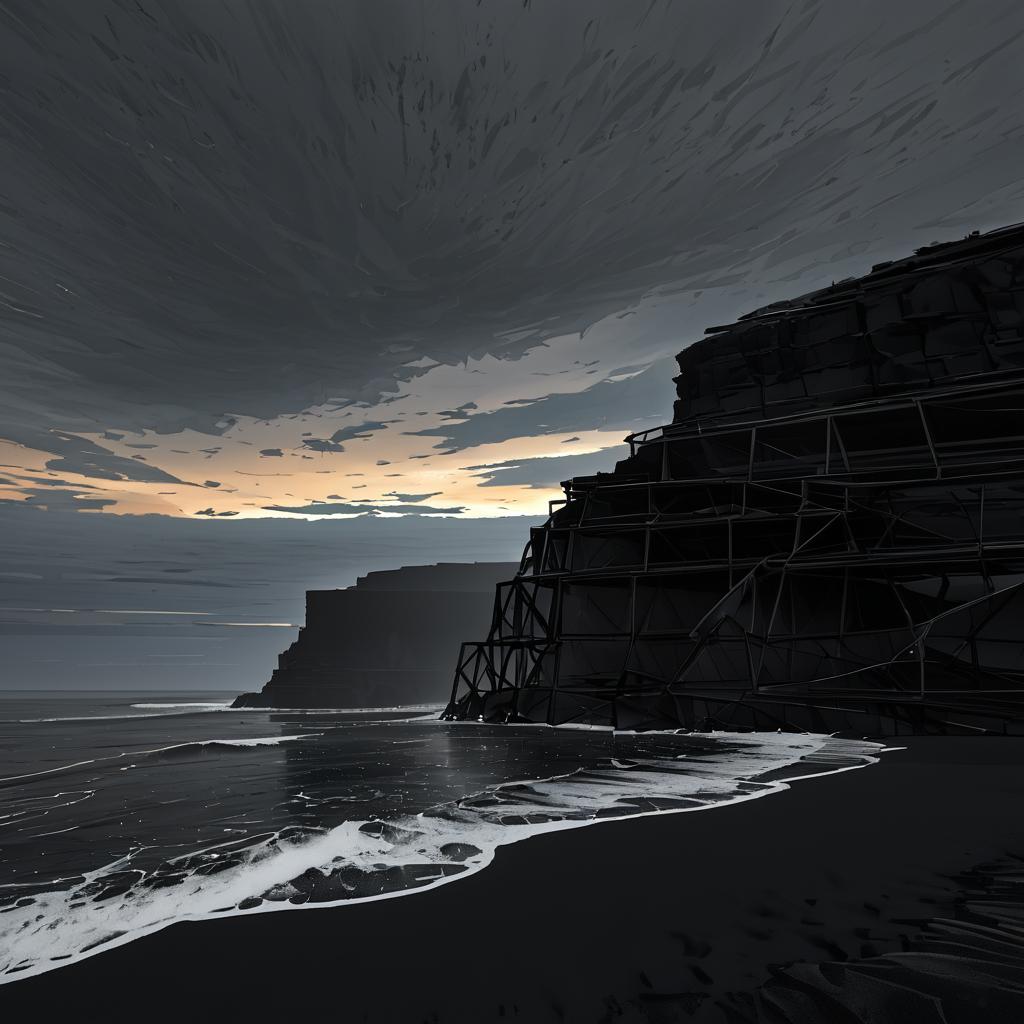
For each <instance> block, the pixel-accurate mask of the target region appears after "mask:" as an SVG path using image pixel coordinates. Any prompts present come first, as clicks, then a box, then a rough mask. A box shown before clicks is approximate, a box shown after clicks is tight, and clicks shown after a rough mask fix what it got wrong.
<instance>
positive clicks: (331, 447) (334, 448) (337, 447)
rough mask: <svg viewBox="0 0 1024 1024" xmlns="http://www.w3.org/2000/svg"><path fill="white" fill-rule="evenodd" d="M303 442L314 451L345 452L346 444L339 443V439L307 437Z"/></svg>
mask: <svg viewBox="0 0 1024 1024" xmlns="http://www.w3.org/2000/svg"><path fill="white" fill-rule="evenodd" d="M302 443H303V445H304V446H305V447H306V448H309V449H311V450H312V451H314V452H343V451H344V450H345V446H344V445H341V444H338V442H337V441H332V440H328V439H326V438H321V437H307V438H306V439H305V440H304V441H303V442H302Z"/></svg>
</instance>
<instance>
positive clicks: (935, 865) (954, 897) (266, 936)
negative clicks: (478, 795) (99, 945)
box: [0, 737, 1024, 1024]
mask: <svg viewBox="0 0 1024 1024" xmlns="http://www.w3.org/2000/svg"><path fill="white" fill-rule="evenodd" d="M901 743H905V746H906V747H907V749H905V750H899V751H893V752H891V753H888V754H886V755H884V759H883V761H882V763H881V764H880V765H877V766H873V767H869V768H866V769H863V770H856V771H850V772H846V773H842V774H838V775H833V776H830V777H826V778H819V779H813V780H809V781H803V782H797V783H795V784H794V785H793V786H792V788H791V789H790V790H789V791H788V792H785V793H782V794H780V795H776V796H769V797H766V798H763V799H759V800H753V801H749V802H746V803H741V804H734V805H731V806H726V807H723V808H720V809H715V810H712V811H707V812H700V813H690V814H673V815H663V816H658V817H647V818H642V819H635V820H629V821H620V822H609V823H604V824H600V825H596V826H593V827H589V828H584V829H579V830H576V831H571V832H568V833H562V834H552V835H546V836H540V837H538V838H535V839H532V840H530V841H528V842H525V843H521V844H519V845H515V846H511V847H505V848H502V849H500V850H499V851H498V855H497V857H496V860H495V862H494V863H493V864H492V865H491V866H490V867H489V868H487V869H486V870H484V871H482V872H480V873H478V874H476V875H474V876H472V877H469V878H466V879H465V880H463V881H458V882H455V883H452V884H449V885H445V886H442V887H440V888H438V889H435V890H432V891H429V892H424V893H422V894H418V895H411V896H406V897H402V898H399V899H389V900H384V901H379V902H374V903H368V904H362V905H357V906H352V907H344V908H340V909H320V910H302V911H290V912H280V913H268V914H261V915H254V916H249V917H244V918H238V917H236V918H227V919H224V920H221V921H214V922H211V923H202V924H178V925H174V926H172V927H170V928H168V929H166V930H165V931H163V932H160V933H158V934H156V935H153V936H150V937H148V938H145V939H142V940H139V941H137V942H133V943H130V944H129V945H127V946H124V947H121V948H118V949H115V950H111V951H110V952H108V953H103V954H100V955H97V956H95V957H93V958H91V959H88V960H86V961H84V962H81V963H78V964H75V965H71V966H69V967H67V968H64V969H61V970H58V971H55V972H51V973H48V974H45V975H41V976H38V977H34V978H28V979H25V980H24V981H20V982H15V983H13V984H9V985H6V986H3V987H2V988H0V1009H2V1010H3V1011H4V1013H5V1015H7V1016H8V1019H18V1016H17V1015H21V1014H26V1015H27V1014H29V1013H31V1015H32V1018H33V1019H37V1020H46V1019H51V1020H52V1019H60V1017H61V1016H63V1015H65V1014H67V1013H72V1012H75V1013H84V1012H86V1011H88V1016H89V1017H90V1018H91V1019H103V1020H138V1019H139V1018H140V1014H142V1015H145V1016H152V1015H153V1014H156V1015H157V1017H158V1018H163V1017H175V1018H178V1019H183V1020H184V1019H188V1018H190V1017H191V1018H193V1019H199V1020H207V1019H214V1018H217V1019H241V1018H243V1017H244V1018H246V1019H250V1020H262V1019H268V1020H269V1019H277V1018H282V1019H295V1018H296V1017H297V1016H298V1015H300V1014H306V1013H309V1012H315V1013H316V1014H317V1015H330V1018H331V1019H338V1020H344V1021H368V1022H375V1021H387V1022H390V1021H437V1022H449V1021H460V1022H461V1021H465V1022H474V1024H482V1022H487V1021H499V1020H507V1019H519V1020H524V1021H531V1022H532V1021H538V1022H540V1021H579V1022H594V1021H620V1020H621V1021H648V1020H649V1021H675V1020H683V1021H689V1020H698V1021H727V1022H733V1021H742V1020H762V1019H763V1020H785V1019H791V1020H806V1021H815V1020H821V1021H832V1020H839V1021H856V1020H862V1019H863V1020H885V1019H889V1017H878V1016H877V1013H878V1009H877V1007H878V1006H879V1005H881V1006H883V1007H886V1008H888V1009H887V1010H886V1012H887V1013H888V1012H891V1014H892V1016H891V1019H892V1020H894V1021H899V1022H901V1024H902V1022H904V1021H916V1020H922V1021H924V1020H935V1021H942V1020H945V1021H946V1022H947V1024H957V1022H959V1021H963V1022H967V1021H977V1022H987V1021H995V1022H1002V1021H1004V1020H1005V1021H1015V1020H1021V1019H1024V984H1022V974H1024V972H1022V966H1021V965H1022V960H1021V957H1020V955H1019V954H1020V949H1021V945H1020V941H1021V939H1020V936H1021V934H1022V932H1021V931H1020V929H1018V931H1017V933H1016V936H1015V940H1016V943H1017V945H1016V946H1015V947H1014V941H1013V940H1014V932H1013V927H1012V925H1013V917H1014V915H1018V919H1017V924H1018V925H1019V924H1020V923H1021V920H1024V915H1022V912H1021V904H1020V903H1017V904H1016V905H1014V903H1013V899H1012V892H1013V888H1014V885H1015V884H1017V881H1016V880H1017V876H1019V875H1024V861H1020V860H1016V859H1015V858H1016V857H1020V856H1024V816H1022V815H1021V813H1020V811H1021V808H1022V806H1024V739H1014V738H999V737H977V738H975V737H965V738H956V737H954V738H938V737H935V738H933V737H914V738H911V739H909V740H906V741H901ZM986 865H987V866H988V867H989V868H990V869H991V870H992V871H995V872H996V873H997V874H998V873H1000V872H1002V875H1001V876H1000V877H1002V878H1003V882H1004V883H1005V884H1003V889H1007V886H1008V887H1009V888H1008V890H1007V891H1009V892H1010V893H1011V897H1009V898H1008V897H1005V896H1000V897H999V898H998V899H995V900H994V901H990V903H991V905H993V906H997V907H1001V908H1003V909H1002V910H1000V911H999V913H1002V914H1003V915H1004V919H1005V918H1006V917H1007V915H1009V917H1008V919H1009V920H1010V922H1011V923H1010V925H1009V926H1007V927H1008V929H1009V930H1008V931H1006V930H1005V929H1004V931H1003V932H1000V931H999V929H998V928H992V927H991V921H987V923H986V925H985V926H984V927H982V926H979V925H978V924H977V923H976V921H977V913H978V903H977V900H970V901H967V902H965V896H966V894H969V893H971V892H972V891H974V890H976V889H978V887H979V886H982V885H985V884H987V883H986V882H985V880H984V879H983V878H982V876H979V875H977V874H972V872H974V871H975V870H976V869H978V868H979V867H983V866H986ZM1007 872H1009V873H1008V874H1007ZM972 914H973V915H974V919H975V923H974V924H972V923H971V922H970V921H967V922H966V923H965V925H964V927H967V928H968V930H970V929H973V931H972V932H971V934H975V933H976V934H977V935H980V936H982V937H983V938H984V941H986V942H989V943H990V944H991V945H992V948H993V949H994V950H996V952H995V953H993V954H992V959H993V962H998V966H997V968H995V970H996V973H997V974H999V975H1000V978H1001V980H1000V981H999V985H1000V986H1001V990H1000V991H998V992H996V991H995V990H994V985H995V982H994V981H993V975H992V973H991V972H992V970H993V968H992V966H991V964H989V965H988V966H979V964H978V961H977V957H974V956H971V957H967V958H966V959H965V957H964V955H962V953H963V949H962V944H961V946H957V945H956V942H953V943H952V945H950V944H949V943H947V946H946V947H944V948H945V952H943V953H942V957H945V959H944V960H943V959H941V958H940V959H939V960H936V959H935V955H934V954H933V953H928V954H926V955H924V956H923V958H922V956H921V955H919V954H917V953H915V954H914V956H911V957H909V958H908V957H907V956H906V955H905V951H907V950H910V951H915V950H920V949H921V948H922V947H921V941H920V939H919V938H917V936H919V935H920V933H921V929H922V926H923V925H925V923H926V922H928V921H929V920H933V919H938V918H946V919H948V918H953V917H961V918H964V917H965V915H967V917H971V915H972ZM1004 923H1005V922H1004ZM940 927H942V926H940ZM1008 936H1009V938H1008ZM961 938H962V937H961ZM957 941H959V940H957ZM950 950H952V952H950ZM915 957H916V959H915ZM823 963H825V964H830V965H842V964H844V963H845V964H846V968H844V967H843V966H826V967H825V968H823V972H822V971H819V972H818V973H817V974H815V973H814V972H815V968H813V967H812V966H807V965H820V964H823ZM935 963H938V967H937V968H935V969H934V971H932V974H931V975H930V977H931V978H932V981H930V982H928V983H926V984H925V985H924V987H925V988H926V989H927V988H928V986H929V985H931V986H932V987H933V988H934V987H935V985H939V986H940V987H942V986H945V989H946V990H947V992H946V994H945V996H944V1004H943V1007H942V1010H941V1011H940V1010H939V1003H938V1002H937V1000H936V999H935V998H933V995H932V994H929V993H926V994H924V995H921V994H919V993H918V992H916V991H914V987H915V985H916V982H913V983H911V984H908V983H907V981H906V972H907V970H908V969H910V970H912V971H917V970H918V969H919V967H920V966H921V964H932V965H933V966H934V964H935ZM788 964H797V965H798V966H797V967H795V968H793V969H792V970H790V971H788V972H784V973H782V974H780V973H779V967H780V966H782V965H788ZM908 964H909V965H910V966H909V968H908ZM965 964H966V967H965ZM929 970H931V968H929ZM808 972H810V973H811V974H812V975H814V976H815V977H816V978H817V979H818V984H817V985H813V984H811V985H809V984H808V983H807V981H806V978H807V977H808V976H809V975H808ZM894 972H901V973H899V975H898V976H897V974H894ZM773 977H774V978H775V980H774V981H770V979H772V978H773ZM914 977H915V978H918V980H919V977H920V976H919V975H914ZM968 977H970V979H973V980H964V979H965V978H968ZM822 978H824V979H826V982H822V981H821V979H822ZM865 978H867V979H869V982H870V984H868V983H867V982H865V980H864V979H865ZM878 978H890V979H895V980H896V984H895V985H889V984H882V983H881V982H879V981H878ZM801 979H803V980H801ZM851 979H853V981H851ZM854 981H855V982H856V984H854V983H853V982H854ZM769 982H770V983H769ZM766 983H769V984H768V986H767V988H766V987H765V984H766ZM822 984H825V987H828V986H834V987H835V991H836V992H839V993H840V997H839V1000H838V1002H834V1003H831V1004H830V1003H829V1002H828V1001H827V1000H826V999H825V997H823V996H822V994H821V991H820V989H821V985H822ZM865 985H867V988H865ZM865 993H866V994H865ZM851 999H853V1000H854V1002H856V1001H857V1000H860V1002H861V1004H864V1005H867V1004H865V1003H864V1001H865V1000H867V1001H868V1003H871V1005H872V1006H873V1007H874V1009H870V1007H869V1010H870V1013H874V1014H876V1015H875V1016H870V1015H868V1016H860V1015H859V1014H855V1013H851V1012H849V1011H848V1010H843V1011H840V1010H839V1009H838V1007H839V1004H840V1003H842V1002H844V1001H845V1002H847V1003H849V1002H850V1000H851ZM872 1000H873V1002H872ZM780 1006H782V1007H783V1008H784V1010H785V1012H782V1011H780V1009H779V1007H780ZM773 1007H774V1008H773ZM865 1012H868V1011H865ZM940 1012H941V1013H945V1016H944V1017H943V1016H941V1015H939V1014H940ZM840 1014H841V1015H840ZM11 1015H15V1016H11Z"/></svg>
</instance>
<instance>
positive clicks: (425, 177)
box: [0, 0, 1024, 482]
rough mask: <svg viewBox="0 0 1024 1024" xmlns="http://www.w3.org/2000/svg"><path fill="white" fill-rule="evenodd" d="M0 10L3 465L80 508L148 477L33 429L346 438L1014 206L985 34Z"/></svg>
mask: <svg viewBox="0 0 1024 1024" xmlns="http://www.w3.org/2000/svg"><path fill="white" fill-rule="evenodd" d="M4 9H5V11H6V12H7V21H6V22H5V25H6V27H5V31H4V33H3V40H2V44H0V45H2V56H3V65H4V69H5V72H4V73H5V75H6V82H7V85H6V87H5V92H4V104H3V110H2V111H0V121H2V126H3V133H4V139H5V145H6V147H7V158H6V159H5V161H4V168H3V181H2V191H3V193H4V196H5V202H4V206H3V207H2V209H0V231H2V234H3V238H4V241H5V245H4V247H3V249H2V250H0V275H2V276H3V278H4V282H5V283H4V304H3V306H2V314H0V352H2V353H3V354H2V355H0V381H2V382H3V383H0V409H2V410H3V411H2V412H0V436H6V437H9V438H12V439H14V440H18V441H20V442H22V443H25V444H28V445H31V446H33V447H39V448H41V449H42V450H44V451H47V452H51V453H53V455H54V456H55V460H56V464H57V465H58V466H59V467H61V468H62V469H65V468H66V469H67V471H69V472H70V471H75V472H83V473H86V474H87V475H90V476H95V477H99V478H104V479H133V480H147V479H149V480H152V479H155V478H156V477H154V476H153V475H152V474H154V473H159V471H158V470H151V471H150V475H146V474H147V471H146V468H145V464H144V463H136V465H135V467H134V469H132V470H129V469H128V468H126V465H125V464H126V463H127V462H128V460H124V459H120V460H118V459H116V457H114V456H112V455H110V454H109V453H104V452H102V451H92V452H84V451H82V450H81V449H79V450H75V451H72V452H70V453H68V452H67V451H66V449H67V447H68V445H67V444H66V443H65V441H64V440H62V439H61V438H60V437H59V436H58V435H55V434H53V433H52V432H51V431H52V429H54V428H56V429H58V430H61V431H64V432H65V434H64V437H65V438H66V437H67V436H68V435H69V434H74V433H76V432H94V431H95V432H101V431H104V430H106V431H107V432H108V436H111V437H114V434H113V432H114V431H118V430H120V431H128V430H139V429H143V428H150V429H153V430H156V431H159V432H169V431H175V430H179V429H181V428H184V427H193V428H196V429H199V430H202V431H206V432H209V433H217V432H218V431H221V430H224V429H225V427H226V425H227V424H228V423H229V422H230V420H229V419H228V418H227V417H226V416H225V413H226V412H227V411H228V410H230V411H231V413H232V414H233V415H235V416H239V415H242V416H252V417H256V418H259V419H269V418H272V417H274V416H277V415H279V414H282V413H292V412H296V411H298V410H301V409H304V408H309V407H311V406H313V405H316V404H321V403H324V402H330V401H340V402H365V403H369V404H371V405H372V404H373V403H376V402H378V401H379V400H381V399H382V396H393V395H394V394H395V393H396V388H397V387H398V384H399V382H401V381H403V380H404V381H409V380H413V379H415V378H417V377H420V376H422V374H423V373H424V372H426V370H427V369H428V368H429V366H431V365H435V364H438V363H455V362H457V361H460V360H464V359H467V358H469V357H476V356H481V355H483V354H485V353H491V354H494V355H497V356H499V357H502V358H507V359H514V358H516V357H517V356H519V355H520V354H521V353H522V352H523V351H524V350H525V349H526V348H528V347H530V346H533V345H537V344H540V343H542V342H543V341H544V340H545V339H547V338H550V337H552V336H553V335H555V334H558V333H564V332H567V331H570V332H571V331H575V330H579V329H582V328H585V327H587V326H588V325H590V324H592V323H593V322H594V321H595V320H596V319H598V318H599V317H600V316H602V315H605V314H607V313H612V312H615V311H617V310H621V309H623V308H625V306H627V305H628V304H630V303H632V302H634V301H635V300H636V299H637V298H639V297H640V296H641V295H642V294H645V293H648V292H650V291H651V290H652V289H665V288H672V289H687V290H694V289H716V290H720V291H722V292H723V293H724V292H728V290H729V289H735V288H738V287H739V286H740V284H741V283H743V282H745V281H749V280H750V279H751V278H752V277H756V278H757V279H758V280H759V281H760V282H762V283H764V284H765V286H766V287H767V286H769V285H774V286H776V287H777V286H778V285H779V283H780V282H787V281H792V280H795V279H796V278H799V277H801V276H803V277H808V278H811V279H813V280H808V281H807V284H808V285H810V284H817V283H826V282H825V281H823V280H822V279H823V278H824V279H827V278H828V277H829V276H830V275H831V274H832V272H833V270H837V271H839V272H841V268H842V266H843V265H844V263H849V261H851V260H854V259H855V260H857V263H858V266H863V265H864V264H866V263H869V262H871V259H873V258H874V257H876V256H879V257H881V256H884V255H888V254H892V253H893V252H901V251H904V250H905V249H906V248H907V247H908V246H909V245H912V244H916V243H920V242H924V241H930V240H931V239H932V238H934V237H938V236H941V235H949V234H950V233H952V232H953V231H954V230H959V229H960V228H975V227H977V228H985V227H988V226H991V225H992V224H994V223H996V222H998V221H1000V220H1005V219H1014V218H1013V216H1012V213H1013V212H1017V213H1019V210H1020V204H1021V201H1022V186H1021V171H1020V160H1019V130H1020V128H1021V122H1022V117H1024V115H1022V113H1021V112H1022V111H1024V96H1022V85H1024V72H1022V69H1021V65H1020V62H1019V60H1018V59H1017V57H1016V49H1017V48H1016V47H1015V46H1014V45H1013V43H1014V40H1015V39H1017V38H1018V36H1019V33H1020V28H1019V18H1020V12H1019V3H1018V0H977V2H975V3H972V4H969V5H968V4H964V3H959V2H955V0H906V2H904V3H900V4H892V3H891V2H890V0H864V2H862V3H860V4H857V5H855V6H854V5H846V6H843V5H833V4H829V5H825V4H821V3H812V4H810V5H803V6H801V7H796V6H794V5H792V4H791V3H789V0H764V2H762V3H758V4H751V3H749V0H690V2H687V3H685V4H684V3H679V2H675V3H673V2H671V0H652V2H651V3H649V4H643V5H639V4H627V3H621V2H618V0H592V2H590V3H587V4H552V3H549V4H526V5H523V4H512V3H496V2H484V3H478V2H477V0H444V2H442V3H440V4H439V6H438V8H437V9H436V11H435V12H434V14H433V16H432V17H430V18H426V19H425V18H423V16H422V12H421V10H420V8H419V6H417V5H412V4H405V3H388V2H381V3H375V4H343V3H336V4H327V3H318V2H309V0H264V2H261V3H259V4H255V5H236V4H228V5H223V4H210V3H205V2H200V0H162V2H161V4H160V5H159V11H158V14H152V13H149V12H147V11H146V10H145V9H144V7H143V6H140V5H133V4H123V3H119V2H116V0H94V2H90V3H87V4H85V3H79V4H68V3H64V2H61V0H8V2H7V3H6V4H5V8H4ZM438 23H443V25H444V26H445V30H444V31H437V28H436V26H437V24H438ZM537 39H543V40H544V42H545V45H544V46H543V47H538V46H537V45H536V41H537ZM199 40H201V42H197V41H199ZM894 68H896V69H898V71H899V73H898V74H896V73H894V72H893V69H894ZM968 79H969V87H965V85H964V83H965V82H966V81H968ZM979 154H984V158H983V159H981V158H979V156H978V155H979ZM628 324H629V321H625V323H624V327H623V338H624V339H626V338H628V337H629V327H628ZM684 340H686V339H681V338H679V337H677V336H674V335H672V334H671V333H670V334H668V335H666V337H665V338H664V350H663V351H665V352H668V351H671V350H672V349H674V348H678V347H680V345H681V343H682V341H684ZM411 364H416V365H411ZM663 408H665V406H664V405H663V404H660V403H659V406H658V409H663ZM456 411H457V410H456ZM463 411H471V410H466V409H464V410H463ZM509 411H510V413H515V412H517V411H518V412H522V413H524V414H525V415H527V416H529V415H531V414H534V413H543V414H544V416H545V417H546V416H548V410H547V409H538V408H537V404H536V403H534V404H532V405H528V406H523V407H522V408H521V409H520V410H516V409H515V407H509ZM652 411H654V410H652ZM642 412H643V410H642V409H634V410H632V415H633V416H634V417H635V416H638V415H641V414H642ZM494 415H498V414H494ZM624 418H628V417H626V416H624ZM470 422H472V420H471V421H470ZM501 422H502V421H500V420H494V421H492V423H491V426H496V425H498V424H500V423H501ZM517 422H523V423H525V422H526V421H525V420H522V421H517ZM584 426H587V427H591V426H593V424H584ZM364 429H365V428H364ZM483 429H484V428H482V427H481V426H480V425H479V424H477V425H476V426H474V427H472V428H467V429H466V430H465V431H463V433H464V434H466V435H467V436H469V435H473V434H474V433H475V432H477V431H480V430H483ZM487 429H490V428H487ZM573 429H575V428H573ZM354 436H358V435H354ZM320 443H321V444H326V443H328V442H327V441H323V440H322V441H321V442H320ZM333 443H335V444H337V443H339V442H337V441H334V442H333ZM459 443H460V444H463V443H466V442H465V441H460V442H459ZM72 447H74V443H72ZM306 447H307V448H309V447H312V445H311V444H309V443H307V444H306ZM314 450H330V451H337V450H338V449H333V448H332V449H327V448H321V449H314ZM161 479H167V477H166V474H164V476H163V477H162V478H161ZM168 482H170V481H169V480H168Z"/></svg>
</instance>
